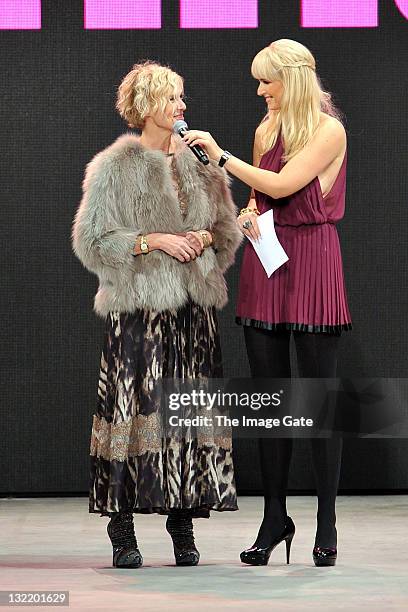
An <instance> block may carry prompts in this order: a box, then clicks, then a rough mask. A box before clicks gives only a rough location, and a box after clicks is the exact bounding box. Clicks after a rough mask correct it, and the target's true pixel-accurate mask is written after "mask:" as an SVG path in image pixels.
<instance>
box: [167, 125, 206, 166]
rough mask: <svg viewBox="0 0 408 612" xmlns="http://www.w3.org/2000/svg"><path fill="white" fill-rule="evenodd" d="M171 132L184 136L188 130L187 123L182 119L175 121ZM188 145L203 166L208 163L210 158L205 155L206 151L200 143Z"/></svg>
mask: <svg viewBox="0 0 408 612" xmlns="http://www.w3.org/2000/svg"><path fill="white" fill-rule="evenodd" d="M173 132H174V133H175V134H178V135H179V136H184V135H185V134H186V133H187V132H188V125H187V123H186V122H185V121H183V120H182V119H179V120H178V121H176V123H175V124H174V125H173ZM188 147H189V148H190V149H191V150H192V152H193V153H194V155H195V156H196V158H197V159H198V160H199V161H200V162H201V163H202V164H204V165H205V166H206V165H207V164H209V163H210V160H209V159H208V157H207V153H206V152H205V151H204V149H203V148H202V147H200V145H193V146H191V145H188Z"/></svg>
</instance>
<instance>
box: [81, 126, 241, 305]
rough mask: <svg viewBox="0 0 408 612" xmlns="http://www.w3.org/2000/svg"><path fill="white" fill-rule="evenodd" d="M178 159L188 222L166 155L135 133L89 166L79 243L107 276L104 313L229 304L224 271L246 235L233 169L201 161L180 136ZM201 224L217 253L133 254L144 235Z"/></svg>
mask: <svg viewBox="0 0 408 612" xmlns="http://www.w3.org/2000/svg"><path fill="white" fill-rule="evenodd" d="M174 161H175V163H176V167H177V170H178V173H179V176H180V185H181V196H182V199H183V201H184V202H185V204H186V205H187V215H186V217H185V218H184V219H183V216H182V215H181V212H180V207H179V202H178V198H177V195H176V192H175V189H174V186H173V182H172V177H171V170H170V168H169V167H168V163H167V161H166V158H165V156H164V155H163V153H161V152H160V151H153V150H149V149H146V148H144V147H143V146H142V145H140V144H139V140H138V138H137V137H136V136H135V135H133V134H124V135H122V136H120V137H119V138H118V139H117V140H116V141H115V142H114V143H113V144H112V145H110V146H109V147H107V148H106V149H104V150H103V151H101V152H100V153H98V154H97V155H96V156H95V157H94V158H93V159H92V160H91V162H90V163H89V164H88V166H87V168H86V172H85V179H84V182H83V198H82V201H81V203H80V205H79V208H78V211H77V213H76V216H75V219H74V224H73V231H72V240H73V249H74V252H75V254H76V255H77V257H78V258H79V259H80V261H81V262H82V263H83V265H84V266H85V267H86V268H87V269H88V270H90V271H91V272H94V273H95V274H97V276H98V277H99V289H98V292H97V294H96V296H95V301H94V310H95V312H96V313H97V314H98V315H100V316H101V317H105V316H106V315H107V314H108V313H109V312H110V311H118V312H134V311H135V310H136V309H138V308H144V309H149V310H155V311H163V310H168V309H169V310H172V309H177V308H179V307H181V306H183V305H184V304H186V303H187V301H188V300H189V299H191V300H192V301H193V302H195V303H197V304H199V305H202V306H216V307H217V308H222V307H223V306H224V305H225V304H226V302H227V288H226V283H225V280H224V276H223V273H224V272H225V271H226V270H227V268H228V267H229V266H231V264H232V263H233V261H234V256H235V252H236V250H237V248H238V246H239V244H240V242H241V238H242V236H241V232H240V231H239V230H238V228H237V225H236V221H235V219H236V210H235V206H234V203H233V201H232V198H231V194H230V190H229V187H228V179H227V175H226V172H225V170H223V169H220V168H219V167H218V166H217V165H216V164H214V163H212V162H210V164H209V165H208V166H203V165H202V164H200V162H198V161H197V160H196V158H195V157H194V156H193V154H192V153H191V151H189V150H188V148H187V146H186V145H185V144H184V142H183V141H182V140H181V138H179V137H177V148H176V152H175V158H174ZM193 229H196V230H197V229H208V230H210V231H211V232H212V234H213V239H214V245H215V246H216V251H215V250H214V249H213V248H212V247H209V248H206V249H205V250H204V252H203V254H202V256H201V257H197V259H195V260H193V261H191V262H186V263H181V262H179V261H178V260H176V259H175V258H173V257H171V256H169V255H167V253H164V252H163V251H160V250H155V251H152V252H150V253H147V254H142V255H138V256H136V257H135V256H133V255H132V251H133V248H134V245H135V241H136V237H137V236H138V235H140V234H149V233H152V232H164V233H178V232H186V231H188V230H193Z"/></svg>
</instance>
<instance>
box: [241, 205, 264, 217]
mask: <svg viewBox="0 0 408 612" xmlns="http://www.w3.org/2000/svg"><path fill="white" fill-rule="evenodd" d="M252 213H253V214H255V215H257V216H259V215H260V214H261V213H260V212H259V210H258V209H257V208H249V207H248V206H247V207H246V208H241V210H240V211H239V215H238V217H242V215H249V214H252Z"/></svg>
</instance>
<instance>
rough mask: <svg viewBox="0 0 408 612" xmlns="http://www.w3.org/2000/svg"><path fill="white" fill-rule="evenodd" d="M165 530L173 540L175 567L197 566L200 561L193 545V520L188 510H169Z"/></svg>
mask: <svg viewBox="0 0 408 612" xmlns="http://www.w3.org/2000/svg"><path fill="white" fill-rule="evenodd" d="M166 530H167V531H168V533H169V534H170V536H171V539H172V540H173V549H174V558H175V560H176V565H197V564H198V562H199V560H200V553H199V552H198V550H197V548H196V546H195V543H194V533H193V519H192V514H191V511H190V510H171V511H170V514H169V515H168V517H167V521H166Z"/></svg>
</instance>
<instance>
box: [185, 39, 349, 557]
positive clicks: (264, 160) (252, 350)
mask: <svg viewBox="0 0 408 612" xmlns="http://www.w3.org/2000/svg"><path fill="white" fill-rule="evenodd" d="M252 75H253V76H254V78H255V79H257V80H258V81H259V87H258V95H259V96H262V97H263V98H264V99H265V102H266V105H267V110H268V112H267V115H266V117H265V118H264V120H263V121H262V122H261V124H260V125H259V127H258V128H257V130H256V133H255V143H254V160H253V165H250V164H247V163H245V162H244V161H242V160H240V159H238V158H237V157H235V156H233V155H231V154H230V153H228V152H227V151H223V150H222V148H220V147H219V146H218V145H217V143H216V142H215V141H214V139H213V138H212V137H211V135H210V134H208V133H207V132H198V131H191V132H190V133H188V135H187V136H186V137H185V141H186V142H188V143H190V144H201V145H202V146H204V147H205V149H206V151H207V153H208V155H209V157H210V158H211V159H213V160H215V161H219V163H220V164H225V167H226V169H227V170H228V172H230V173H231V174H233V175H235V176H236V177H238V178H239V179H241V180H242V181H244V182H245V183H246V184H247V185H249V186H250V187H252V188H253V190H254V192H253V194H252V196H253V197H251V198H250V200H249V203H248V205H247V207H246V208H244V209H242V210H241V213H240V215H239V218H238V225H239V227H240V229H241V230H242V232H243V233H244V234H245V235H246V236H248V237H252V238H253V239H256V238H257V237H258V236H259V227H258V224H257V216H258V215H259V214H261V213H264V212H266V211H268V210H271V209H273V214H274V220H275V227H276V233H277V236H278V238H279V240H280V242H281V243H282V245H283V247H284V249H285V251H286V252H287V254H288V256H289V261H288V262H287V263H285V264H284V265H283V266H282V267H281V268H279V269H278V270H277V271H276V272H275V273H274V274H272V276H271V277H270V278H268V277H267V275H266V274H265V272H264V270H263V268H262V265H261V263H260V261H259V260H258V257H257V255H256V253H255V250H254V249H253V247H252V245H251V244H250V243H249V242H248V243H247V245H246V247H245V251H244V257H243V263H242V269H241V279H240V289H239V296H238V307H237V321H238V323H240V324H241V325H243V326H244V333H245V342H246V348H247V353H248V359H249V364H250V368H251V372H252V375H253V376H254V377H265V378H266V377H277V378H284V377H290V375H291V365H290V358H289V341H290V337H291V335H292V334H293V337H294V341H295V345H296V353H297V362H298V363H297V365H298V371H299V374H300V376H304V377H323V378H325V377H327V378H330V377H335V376H336V365H337V351H338V346H339V341H340V335H341V333H342V331H345V330H348V329H350V328H351V318H350V313H349V308H348V304H347V296H346V291H345V285H344V278H343V267H342V258H341V252H340V245H339V240H338V235H337V230H336V225H335V224H336V223H337V221H339V220H340V219H341V218H342V217H343V215H344V206H345V187H346V159H347V154H346V133H345V130H344V127H343V125H342V124H341V122H340V121H339V120H338V116H337V113H336V110H335V108H334V107H333V104H332V103H331V99H330V95H329V94H328V93H326V92H324V91H323V90H322V88H321V85H320V82H319V79H318V77H317V75H316V65H315V59H314V57H313V55H312V54H311V53H310V51H309V50H308V49H307V48H306V47H304V46H303V45H301V44H300V43H298V42H296V41H293V40H287V39H282V40H277V41H275V42H273V43H272V44H270V45H269V46H268V47H266V48H265V49H262V50H261V51H260V52H259V53H258V54H257V55H256V57H255V58H254V60H253V63H252ZM259 446H260V459H261V469H262V477H263V486H264V497H265V504H264V518H263V521H262V524H261V526H260V529H259V532H258V535H257V538H256V540H255V543H254V544H253V546H252V547H251V548H249V549H247V550H246V551H244V552H243V553H242V554H241V560H242V561H243V562H244V563H249V564H252V565H265V564H266V563H268V560H269V557H270V554H271V552H272V550H273V549H274V547H275V546H276V545H277V544H279V543H280V542H283V541H285V542H286V547H287V548H286V549H287V562H288V563H289V553H290V546H291V542H292V539H293V536H294V533H295V525H294V523H293V521H292V519H291V518H290V517H289V516H288V515H287V512H286V488H287V481H288V471H289V465H290V460H291V455H292V440H291V439H290V438H288V439H260V440H259ZM341 450H342V440H341V438H331V439H317V438H316V439H311V458H312V464H313V469H314V473H315V478H316V486H317V494H318V513H317V532H316V537H315V546H314V549H313V559H314V562H315V564H316V565H319V566H320V565H334V564H335V561H336V558H337V532H336V526H335V524H336V514H335V500H336V493H337V486H338V481H339V474H340V463H341Z"/></svg>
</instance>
